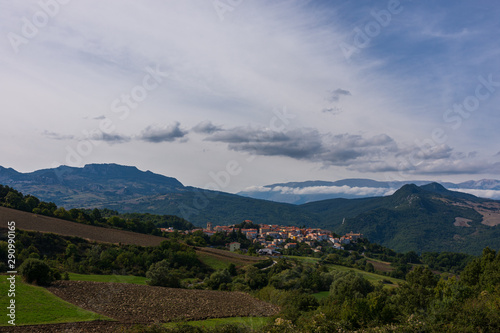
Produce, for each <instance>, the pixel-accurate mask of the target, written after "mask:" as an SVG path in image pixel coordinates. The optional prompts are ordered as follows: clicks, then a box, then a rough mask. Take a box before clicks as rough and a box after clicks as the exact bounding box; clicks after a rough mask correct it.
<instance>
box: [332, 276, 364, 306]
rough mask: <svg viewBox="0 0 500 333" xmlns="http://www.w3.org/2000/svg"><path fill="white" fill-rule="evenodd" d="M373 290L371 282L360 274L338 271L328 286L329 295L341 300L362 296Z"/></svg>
mask: <svg viewBox="0 0 500 333" xmlns="http://www.w3.org/2000/svg"><path fill="white" fill-rule="evenodd" d="M372 291H373V286H372V284H371V283H370V282H369V281H368V280H366V279H365V278H364V277H363V276H362V275H360V274H356V273H354V272H353V271H350V272H338V273H337V275H336V276H335V277H334V281H333V283H332V285H331V287H330V295H331V296H333V297H334V298H336V299H338V300H339V301H341V302H343V301H344V300H345V299H347V298H362V297H366V295H368V293H370V292H372Z"/></svg>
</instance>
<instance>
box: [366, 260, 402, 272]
mask: <svg viewBox="0 0 500 333" xmlns="http://www.w3.org/2000/svg"><path fill="white" fill-rule="evenodd" d="M366 262H369V263H371V264H372V265H373V268H375V270H376V271H379V272H392V271H394V270H395V268H394V267H392V266H391V263H390V262H379V261H372V260H367V261H366Z"/></svg>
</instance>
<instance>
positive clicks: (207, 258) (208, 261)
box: [197, 252, 231, 270]
mask: <svg viewBox="0 0 500 333" xmlns="http://www.w3.org/2000/svg"><path fill="white" fill-rule="evenodd" d="M197 255H198V259H200V261H201V262H202V263H204V264H205V265H207V266H210V267H211V268H213V269H215V270H218V269H224V268H228V267H229V265H230V264H231V260H224V259H222V258H219V257H215V256H213V255H210V254H208V253H202V252H198V253H197Z"/></svg>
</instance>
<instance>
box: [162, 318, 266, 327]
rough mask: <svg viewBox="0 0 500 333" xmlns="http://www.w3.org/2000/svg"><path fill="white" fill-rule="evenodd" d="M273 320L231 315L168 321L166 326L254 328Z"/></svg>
mask: <svg viewBox="0 0 500 333" xmlns="http://www.w3.org/2000/svg"><path fill="white" fill-rule="evenodd" d="M270 321H271V318H269V317H231V318H214V319H206V320H198V321H188V322H181V323H167V324H164V326H165V327H168V328H173V327H176V326H178V325H189V326H194V327H205V328H216V327H217V326H220V325H230V324H232V325H242V326H245V327H250V328H252V329H254V330H258V329H260V328H262V327H263V326H264V325H266V324H268V323H269V322H270Z"/></svg>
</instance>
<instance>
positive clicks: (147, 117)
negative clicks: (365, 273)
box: [0, 0, 500, 192]
mask: <svg viewBox="0 0 500 333" xmlns="http://www.w3.org/2000/svg"><path fill="white" fill-rule="evenodd" d="M498 17H500V5H498V4H497V3H496V2H494V1H474V2H472V1H439V2H437V1H404V0H401V1H275V2H272V3H269V2H268V1H250V0H241V1H237V0H232V1H228V0H220V1H219V0H217V1H180V0H179V1H168V2H164V1H144V2H140V3H138V2H136V1H126V0H125V1H118V0H116V1H106V2H104V3H103V2H100V1H78V0H72V1H68V0H64V1H63V0H42V1H22V2H16V1H2V2H0V35H1V36H3V38H2V39H1V40H0V59H2V61H1V62H0V74H1V76H0V88H1V89H2V90H1V91H2V99H1V100H0V107H1V109H2V120H3V124H4V127H3V130H2V133H0V139H1V140H2V142H3V143H4V144H2V146H1V148H0V165H2V166H5V167H13V168H15V169H16V170H19V171H24V172H26V171H33V170H36V169H41V168H49V167H54V166H58V165H61V164H66V165H72V166H83V165H84V164H88V163H120V164H125V165H135V166H137V167H138V168H140V169H142V170H151V171H153V172H157V173H161V174H165V175H168V176H172V177H176V178H177V179H179V180H180V181H181V182H183V183H184V184H186V185H192V186H198V187H207V186H208V185H209V184H212V185H213V184H216V185H217V186H218V187H219V189H222V190H224V191H229V192H237V191H239V190H242V189H244V188H247V187H249V186H259V185H266V184H270V183H277V182H287V181H302V180H313V179H322V180H337V179H342V178H348V177H349V178H352V177H359V178H372V179H377V180H407V179H428V180H442V181H456V182H458V181H463V180H468V179H482V178H499V177H498V174H499V171H500V147H499V146H498V142H499V141H500V140H499V139H500V137H499V136H500V134H499V131H498V128H499V125H500V119H499V118H500V116H499V114H500V113H499V112H498V111H499V110H498V108H499V106H498V105H500V103H499V102H500V60H499V59H500V46H499V45H500V44H499V43H498V42H499V37H498V36H500V21H499V20H498Z"/></svg>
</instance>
